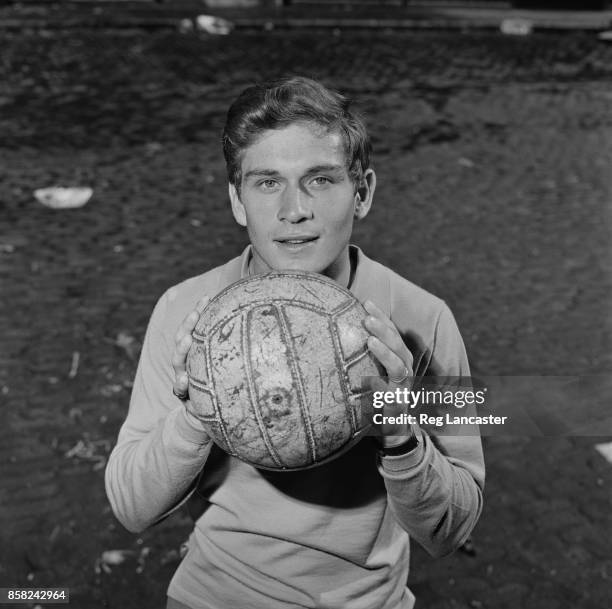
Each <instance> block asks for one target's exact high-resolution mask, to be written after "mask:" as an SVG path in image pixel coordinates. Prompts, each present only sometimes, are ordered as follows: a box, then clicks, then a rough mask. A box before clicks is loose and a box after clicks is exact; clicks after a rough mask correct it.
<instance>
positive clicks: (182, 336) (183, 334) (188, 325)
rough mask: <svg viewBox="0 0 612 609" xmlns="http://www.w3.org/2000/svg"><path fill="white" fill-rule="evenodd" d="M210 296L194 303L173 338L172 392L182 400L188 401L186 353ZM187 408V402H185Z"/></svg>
mask: <svg viewBox="0 0 612 609" xmlns="http://www.w3.org/2000/svg"><path fill="white" fill-rule="evenodd" d="M209 300H210V298H209V297H208V296H205V297H204V298H202V299H201V300H200V301H198V303H197V304H196V307H195V309H194V310H193V311H191V313H189V315H187V317H185V319H184V320H183V322H182V323H181V325H180V326H179V329H178V330H177V332H176V336H175V338H174V353H173V354H172V367H173V368H174V385H173V386H172V392H173V393H174V395H175V396H176V397H177V398H179V399H180V400H182V401H184V402H188V401H189V378H188V377H187V353H189V349H190V348H191V343H192V342H193V339H192V338H191V333H192V332H193V330H194V328H195V327H196V324H197V323H198V320H199V319H200V315H201V313H202V311H203V310H204V307H205V306H206V305H207V304H208V301H209ZM186 406H187V408H188V409H189V406H188V404H186Z"/></svg>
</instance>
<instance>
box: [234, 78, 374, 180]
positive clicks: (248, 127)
mask: <svg viewBox="0 0 612 609" xmlns="http://www.w3.org/2000/svg"><path fill="white" fill-rule="evenodd" d="M350 103H351V102H350V100H349V99H348V98H347V97H345V96H344V95H341V94H340V93H338V92H337V91H333V90H330V89H328V88H327V87H325V86H323V85H322V84H321V83H319V82H317V81H316V80H312V79H310V78H305V77H303V76H292V77H288V78H282V79H280V80H275V81H270V82H267V83H262V84H257V85H254V86H251V87H248V88H247V89H245V90H244V91H243V92H242V93H241V94H240V95H239V96H238V98H237V99H236V101H234V103H233V104H232V105H231V106H230V109H229V110H228V113H227V120H226V121H225V128H224V129H223V154H224V156H225V164H226V167H227V175H228V179H229V181H230V183H231V184H233V185H234V186H235V187H236V188H237V190H238V192H240V183H241V181H242V172H241V163H242V153H243V152H244V151H245V150H246V149H247V148H248V147H249V146H251V145H252V144H253V143H254V142H255V140H256V139H257V137H258V136H259V135H260V134H261V133H263V132H264V131H267V130H270V129H282V128H284V127H287V126H289V125H292V124H295V123H306V122H308V123H315V124H317V125H319V126H320V127H322V128H323V129H325V130H326V131H327V132H328V133H330V132H335V133H339V134H340V135H341V137H342V140H343V143H344V153H345V159H346V164H347V170H348V172H349V175H350V176H351V179H352V180H353V183H354V184H355V188H357V187H358V186H359V184H360V183H361V181H362V179H363V174H364V172H365V170H366V169H368V167H369V166H370V153H371V144H370V138H369V136H368V133H367V131H366V128H365V125H364V123H363V121H362V119H361V117H360V116H359V115H358V114H356V113H354V112H351V111H350V110H349V106H350Z"/></svg>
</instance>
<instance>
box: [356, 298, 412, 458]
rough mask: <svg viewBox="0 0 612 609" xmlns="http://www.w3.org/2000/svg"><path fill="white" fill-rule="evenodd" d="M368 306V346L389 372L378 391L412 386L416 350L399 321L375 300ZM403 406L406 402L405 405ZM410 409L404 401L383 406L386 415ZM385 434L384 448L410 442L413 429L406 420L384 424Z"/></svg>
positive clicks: (382, 437)
mask: <svg viewBox="0 0 612 609" xmlns="http://www.w3.org/2000/svg"><path fill="white" fill-rule="evenodd" d="M364 307H365V309H366V311H367V312H368V317H366V319H365V321H364V326H365V328H366V330H367V331H368V332H369V333H370V337H369V338H368V349H369V350H370V352H371V353H372V354H373V355H374V357H376V359H377V360H378V361H379V362H380V364H381V365H382V366H383V368H384V369H385V370H386V372H387V378H386V379H380V382H378V381H377V382H376V385H377V386H376V387H372V389H375V390H377V391H395V390H396V389H397V388H407V389H411V388H412V380H413V373H412V363H413V358H412V353H411V352H410V350H409V349H408V347H406V344H405V343H404V341H403V340H402V337H401V336H400V333H399V332H398V330H397V328H396V327H395V324H394V323H393V322H392V321H391V320H390V319H389V317H387V316H386V315H385V314H384V313H383V312H382V311H381V310H380V309H379V308H378V307H377V306H376V305H375V304H374V303H373V302H372V301H371V300H366V302H365V303H364ZM402 406H404V407H403V408H402ZM403 412H406V406H405V405H402V404H388V405H385V407H384V408H383V410H382V414H383V416H397V415H399V414H401V413H403ZM380 431H381V433H382V436H381V438H380V441H381V443H382V445H383V447H384V448H391V447H393V446H399V445H400V444H403V443H404V442H406V441H407V440H408V439H409V438H410V437H411V436H412V435H413V433H414V432H413V430H412V428H411V426H410V425H409V424H408V423H407V422H406V423H402V424H397V425H392V424H385V425H381V426H380Z"/></svg>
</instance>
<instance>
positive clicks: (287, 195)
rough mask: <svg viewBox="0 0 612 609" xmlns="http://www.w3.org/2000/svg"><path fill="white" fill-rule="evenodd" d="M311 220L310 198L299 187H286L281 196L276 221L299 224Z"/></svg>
mask: <svg viewBox="0 0 612 609" xmlns="http://www.w3.org/2000/svg"><path fill="white" fill-rule="evenodd" d="M310 218H312V208H311V205H310V196H309V195H308V193H307V192H304V190H303V189H302V188H300V187H299V186H288V187H287V188H285V190H284V191H283V193H282V195H281V206H280V208H279V210H278V219H279V220H287V221H288V222H300V221H301V220H305V219H310Z"/></svg>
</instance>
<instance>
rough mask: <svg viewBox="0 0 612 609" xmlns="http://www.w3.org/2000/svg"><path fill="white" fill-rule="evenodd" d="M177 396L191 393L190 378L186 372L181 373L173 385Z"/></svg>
mask: <svg viewBox="0 0 612 609" xmlns="http://www.w3.org/2000/svg"><path fill="white" fill-rule="evenodd" d="M172 388H173V391H174V393H175V394H178V395H183V394H186V393H189V377H188V376H187V373H186V372H183V373H181V374H180V375H178V376H177V377H176V380H175V381H174V383H173V385H172Z"/></svg>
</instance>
